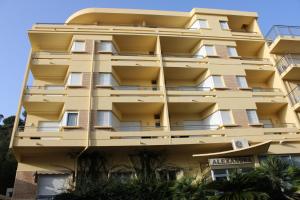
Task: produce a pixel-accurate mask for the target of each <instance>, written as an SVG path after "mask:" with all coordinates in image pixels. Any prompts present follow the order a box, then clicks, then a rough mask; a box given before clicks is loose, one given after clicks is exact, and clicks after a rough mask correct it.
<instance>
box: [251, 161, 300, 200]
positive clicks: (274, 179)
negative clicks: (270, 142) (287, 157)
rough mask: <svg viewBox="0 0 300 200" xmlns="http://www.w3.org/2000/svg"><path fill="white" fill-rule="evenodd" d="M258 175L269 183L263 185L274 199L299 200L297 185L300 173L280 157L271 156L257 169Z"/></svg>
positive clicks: (299, 180)
mask: <svg viewBox="0 0 300 200" xmlns="http://www.w3.org/2000/svg"><path fill="white" fill-rule="evenodd" d="M256 171H257V173H258V174H259V175H260V176H261V177H265V178H267V180H268V183H265V184H264V185H262V187H265V188H264V189H265V190H266V191H268V194H269V195H270V196H271V198H272V199H278V200H279V199H280V200H284V199H299V198H298V197H297V194H296V191H297V187H296V186H297V185H299V182H300V171H299V169H298V168H296V167H294V166H290V165H289V163H287V162H285V161H283V160H281V159H280V158H278V157H275V156H270V157H268V158H267V159H266V160H265V161H263V162H262V163H261V165H260V167H258V168H257V170H256Z"/></svg>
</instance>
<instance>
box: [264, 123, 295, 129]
mask: <svg viewBox="0 0 300 200" xmlns="http://www.w3.org/2000/svg"><path fill="white" fill-rule="evenodd" d="M262 127H263V128H295V127H296V125H295V124H293V123H280V124H263V125H262Z"/></svg>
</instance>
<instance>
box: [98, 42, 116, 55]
mask: <svg viewBox="0 0 300 200" xmlns="http://www.w3.org/2000/svg"><path fill="white" fill-rule="evenodd" d="M102 43H110V45H111V51H106V50H101V44H102ZM97 52H98V53H111V54H113V55H114V54H117V53H118V51H117V48H116V46H115V44H114V42H113V41H112V40H99V41H97Z"/></svg>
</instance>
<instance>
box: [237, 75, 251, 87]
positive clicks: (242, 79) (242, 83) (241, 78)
mask: <svg viewBox="0 0 300 200" xmlns="http://www.w3.org/2000/svg"><path fill="white" fill-rule="evenodd" d="M236 81H237V83H238V85H239V87H240V88H248V84H247V80H246V77H245V76H236Z"/></svg>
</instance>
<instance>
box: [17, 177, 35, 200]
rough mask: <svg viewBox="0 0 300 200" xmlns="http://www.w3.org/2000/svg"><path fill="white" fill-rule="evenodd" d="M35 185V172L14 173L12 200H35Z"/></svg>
mask: <svg viewBox="0 0 300 200" xmlns="http://www.w3.org/2000/svg"><path fill="white" fill-rule="evenodd" d="M36 193H37V183H35V172H28V171H19V172H17V173H16V179H15V185H14V192H13V197H12V199H13V200H31V199H32V200H33V199H36Z"/></svg>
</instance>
